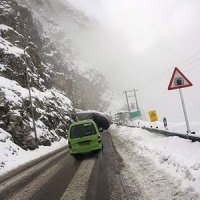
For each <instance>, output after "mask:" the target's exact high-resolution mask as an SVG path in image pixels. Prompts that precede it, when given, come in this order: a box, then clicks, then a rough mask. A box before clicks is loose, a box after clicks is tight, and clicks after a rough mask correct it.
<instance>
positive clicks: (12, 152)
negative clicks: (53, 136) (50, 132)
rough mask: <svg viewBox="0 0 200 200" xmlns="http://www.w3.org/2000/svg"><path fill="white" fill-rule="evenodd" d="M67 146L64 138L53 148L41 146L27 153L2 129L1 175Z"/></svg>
mask: <svg viewBox="0 0 200 200" xmlns="http://www.w3.org/2000/svg"><path fill="white" fill-rule="evenodd" d="M67 144H68V143H67V140H65V139H63V138H62V139H61V140H60V141H59V142H54V143H52V145H51V146H48V147H47V146H39V148H38V149H35V150H34V151H25V150H23V149H22V148H20V147H19V146H17V145H16V144H14V143H13V142H12V140H11V135H10V134H9V133H7V132H5V131H4V130H3V129H1V128H0V175H2V174H4V173H6V172H8V171H10V170H12V169H14V168H16V167H18V166H20V165H23V164H25V163H27V162H29V161H31V160H34V159H36V158H39V157H41V156H43V155H45V154H48V153H50V152H52V151H54V150H56V149H58V148H61V147H63V146H67Z"/></svg>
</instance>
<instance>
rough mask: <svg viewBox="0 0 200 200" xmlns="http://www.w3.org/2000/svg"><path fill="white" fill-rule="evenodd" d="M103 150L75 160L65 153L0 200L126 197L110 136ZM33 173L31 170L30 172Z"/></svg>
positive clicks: (120, 167) (0, 196) (104, 135)
mask: <svg viewBox="0 0 200 200" xmlns="http://www.w3.org/2000/svg"><path fill="white" fill-rule="evenodd" d="M102 140H103V144H104V149H103V150H102V151H101V152H99V153H90V154H86V155H82V156H80V157H78V158H74V157H73V156H71V155H70V154H69V153H68V151H66V152H64V153H61V154H60V155H59V157H57V158H56V159H55V160H52V162H50V164H48V167H43V168H41V169H40V170H39V171H37V173H32V174H31V175H30V176H27V177H25V178H24V179H23V181H21V182H20V183H19V184H13V187H12V188H11V189H9V190H7V191H6V192H3V193H1V187H0V199H1V200H4V199H12V200H23V199H24V200H28V199H31V200H59V199H61V200H65V199H66V200H79V199H81V200H84V199H86V200H109V199H111V200H115V199H116V200H120V199H122V200H123V199H129V198H128V196H127V195H126V192H125V189H124V186H123V182H122V179H121V176H120V171H121V169H122V168H123V162H122V160H121V158H120V157H119V155H118V154H117V152H116V150H115V148H114V146H113V143H112V140H111V136H110V134H109V133H108V132H104V133H102ZM32 171H34V168H33V169H32Z"/></svg>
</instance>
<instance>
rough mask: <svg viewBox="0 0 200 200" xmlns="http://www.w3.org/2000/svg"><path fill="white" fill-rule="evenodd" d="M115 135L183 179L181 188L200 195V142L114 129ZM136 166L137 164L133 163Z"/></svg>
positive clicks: (130, 129)
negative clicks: (191, 190) (191, 188)
mask: <svg viewBox="0 0 200 200" xmlns="http://www.w3.org/2000/svg"><path fill="white" fill-rule="evenodd" d="M112 129H115V134H116V136H117V137H119V138H120V139H121V140H123V141H124V143H126V144H127V146H130V147H131V146H133V145H134V148H135V149H136V150H137V151H138V153H139V154H141V155H142V156H145V157H149V158H151V159H152V160H153V161H154V162H155V164H156V165H157V166H158V167H160V168H161V169H163V170H165V171H166V172H168V173H170V174H171V175H172V176H173V177H175V178H176V179H177V180H181V184H182V187H184V188H189V187H193V188H194V189H195V190H196V191H197V192H199V193H200V188H199V185H200V154H199V153H198V152H200V142H194V143H193V142H191V141H190V140H186V139H182V138H179V137H175V136H174V137H165V136H163V135H158V134H155V133H150V132H148V131H146V130H143V129H140V128H128V127H120V128H117V127H114V126H112ZM132 164H133V165H134V163H132Z"/></svg>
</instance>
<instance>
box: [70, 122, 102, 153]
mask: <svg viewBox="0 0 200 200" xmlns="http://www.w3.org/2000/svg"><path fill="white" fill-rule="evenodd" d="M68 144H69V152H70V154H72V155H75V154H82V153H88V152H91V151H94V150H101V149H102V148H103V143H102V140H101V136H100V133H99V130H98V128H97V125H96V123H95V122H94V121H93V120H83V121H78V122H75V123H73V124H71V125H70V128H69V134H68Z"/></svg>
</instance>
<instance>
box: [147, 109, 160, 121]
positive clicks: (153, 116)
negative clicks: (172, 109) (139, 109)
mask: <svg viewBox="0 0 200 200" xmlns="http://www.w3.org/2000/svg"><path fill="white" fill-rule="evenodd" d="M149 117H150V121H151V122H155V121H158V116H157V114H156V111H155V110H151V111H149Z"/></svg>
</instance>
